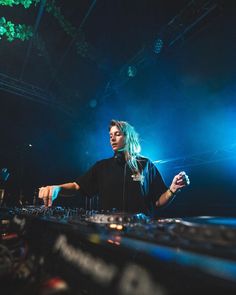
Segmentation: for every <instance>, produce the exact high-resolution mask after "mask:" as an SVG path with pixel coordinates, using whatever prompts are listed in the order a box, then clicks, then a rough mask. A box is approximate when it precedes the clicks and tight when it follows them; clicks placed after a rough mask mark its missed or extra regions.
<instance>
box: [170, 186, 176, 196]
mask: <svg viewBox="0 0 236 295" xmlns="http://www.w3.org/2000/svg"><path fill="white" fill-rule="evenodd" d="M168 191H169V192H170V193H171V195H172V196H174V195H175V194H176V192H175V193H174V192H173V191H172V190H171V189H170V188H168Z"/></svg>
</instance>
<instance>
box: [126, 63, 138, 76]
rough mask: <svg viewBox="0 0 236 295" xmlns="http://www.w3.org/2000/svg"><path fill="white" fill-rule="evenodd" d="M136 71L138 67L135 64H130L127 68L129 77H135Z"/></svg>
mask: <svg viewBox="0 0 236 295" xmlns="http://www.w3.org/2000/svg"><path fill="white" fill-rule="evenodd" d="M136 73H137V69H136V67H135V66H128V69H127V75H128V77H130V78H133V77H134V76H136Z"/></svg>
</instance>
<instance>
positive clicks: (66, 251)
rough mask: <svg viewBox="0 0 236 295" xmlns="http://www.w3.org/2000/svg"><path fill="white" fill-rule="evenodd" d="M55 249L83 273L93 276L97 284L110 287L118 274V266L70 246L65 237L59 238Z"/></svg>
mask: <svg viewBox="0 0 236 295" xmlns="http://www.w3.org/2000/svg"><path fill="white" fill-rule="evenodd" d="M53 249H54V252H56V251H58V252H59V254H60V255H61V256H62V257H63V258H64V259H65V260H66V261H67V262H69V263H72V264H73V265H74V266H75V267H77V268H78V269H79V270H80V271H81V272H82V273H84V274H86V275H89V276H91V277H92V278H93V279H94V280H95V281H96V282H97V283H100V284H103V285H108V284H109V283H110V282H111V281H112V280H113V278H114V277H115V276H116V274H117V272H118V269H117V267H116V266H114V265H112V264H108V263H106V262H105V261H104V260H102V259H101V258H97V257H94V256H92V255H91V254H90V253H88V252H86V251H83V250H81V249H79V248H75V247H74V246H72V245H70V244H69V243H68V241H67V238H66V236H64V235H60V236H59V237H58V238H57V240H56V242H55V245H54V248H53Z"/></svg>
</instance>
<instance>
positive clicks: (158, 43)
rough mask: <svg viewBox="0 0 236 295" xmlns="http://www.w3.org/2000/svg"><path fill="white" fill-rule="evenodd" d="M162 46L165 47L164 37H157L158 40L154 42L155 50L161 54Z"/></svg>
mask: <svg viewBox="0 0 236 295" xmlns="http://www.w3.org/2000/svg"><path fill="white" fill-rule="evenodd" d="M162 48H163V41H162V39H159V38H158V39H156V41H155V42H154V49H153V50H154V52H155V53H156V54H159V53H160V52H161V50H162Z"/></svg>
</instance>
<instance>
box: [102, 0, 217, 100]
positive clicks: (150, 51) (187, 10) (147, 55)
mask: <svg viewBox="0 0 236 295" xmlns="http://www.w3.org/2000/svg"><path fill="white" fill-rule="evenodd" d="M218 2H219V1H217V0H215V1H214V0H191V1H190V2H189V3H188V4H187V5H186V7H184V8H183V9H182V10H181V11H180V13H179V14H177V15H176V16H175V17H174V18H173V19H171V20H170V21H169V22H168V23H167V24H166V25H165V26H163V27H162V28H161V30H160V31H159V32H158V33H157V35H156V37H155V39H153V40H151V41H149V44H148V45H146V46H144V47H143V48H141V49H140V50H139V51H138V52H137V53H136V54H135V55H134V56H133V57H132V58H131V59H130V60H128V61H127V62H126V63H125V64H124V65H123V66H122V67H121V69H120V70H119V72H118V73H117V74H116V75H115V77H113V79H112V80H111V81H109V82H108V84H109V86H110V87H109V89H107V88H106V89H105V93H104V95H105V96H106V95H107V93H108V91H107V90H109V92H110V90H111V87H112V88H113V90H117V89H118V88H119V87H121V86H122V85H124V84H125V83H126V82H127V81H128V80H130V79H132V78H133V77H134V75H129V68H130V67H132V68H133V69H135V72H137V71H139V70H140V69H142V68H145V67H146V66H149V65H151V64H153V62H155V60H156V59H157V57H158V56H159V55H160V54H162V52H165V51H166V50H168V49H170V48H172V47H173V46H175V45H176V44H177V43H178V41H183V40H186V39H187V38H189V37H190V35H191V33H192V32H193V29H197V28H199V27H200V25H201V24H202V23H204V21H205V22H206V21H207V22H209V20H210V15H213V12H216V11H219V8H220V5H219V3H218ZM207 17H208V18H207ZM157 43H158V50H156V49H157V48H156V45H157Z"/></svg>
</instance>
